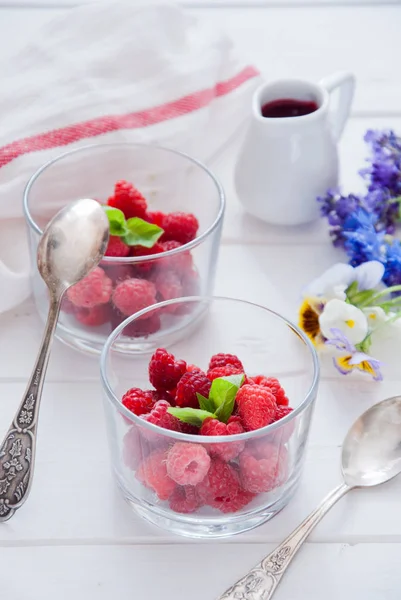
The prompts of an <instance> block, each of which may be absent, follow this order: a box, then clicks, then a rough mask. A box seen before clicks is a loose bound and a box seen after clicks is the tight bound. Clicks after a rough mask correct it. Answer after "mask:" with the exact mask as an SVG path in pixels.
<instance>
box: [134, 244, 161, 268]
mask: <svg viewBox="0 0 401 600" xmlns="http://www.w3.org/2000/svg"><path fill="white" fill-rule="evenodd" d="M161 252H164V250H163V246H162V245H161V244H159V243H157V242H156V244H155V245H154V246H152V248H145V246H131V248H130V256H137V257H140V256H153V255H154V254H160V253H161ZM157 264H158V262H157V261H154V260H150V261H145V262H138V263H135V269H136V272H137V274H138V275H144V276H145V275H147V274H148V273H150V272H151V271H153V269H154V268H155V267H156V266H157Z"/></svg>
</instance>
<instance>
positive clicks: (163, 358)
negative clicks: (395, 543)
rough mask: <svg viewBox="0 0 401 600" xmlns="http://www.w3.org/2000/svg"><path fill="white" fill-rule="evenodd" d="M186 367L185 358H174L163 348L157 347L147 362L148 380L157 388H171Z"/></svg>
mask: <svg viewBox="0 0 401 600" xmlns="http://www.w3.org/2000/svg"><path fill="white" fill-rule="evenodd" d="M186 369H187V363H186V362H185V360H176V359H175V357H174V356H173V354H169V353H168V352H167V350H164V348H158V350H156V352H155V353H154V354H153V356H152V358H151V359H150V363H149V381H150V383H151V384H152V385H153V386H154V387H155V388H156V389H157V390H172V389H173V388H175V387H176V386H177V383H178V382H179V380H180V379H181V377H182V376H183V375H184V373H185V372H186Z"/></svg>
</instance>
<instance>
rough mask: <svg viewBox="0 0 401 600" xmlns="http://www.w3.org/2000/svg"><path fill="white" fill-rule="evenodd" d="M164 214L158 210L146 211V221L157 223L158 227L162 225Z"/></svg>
mask: <svg viewBox="0 0 401 600" xmlns="http://www.w3.org/2000/svg"><path fill="white" fill-rule="evenodd" d="M165 216H166V215H165V214H164V213H163V212H161V211H160V210H152V211H149V212H148V217H147V219H146V220H147V221H149V223H153V224H154V225H158V227H162V226H163V219H164V217H165Z"/></svg>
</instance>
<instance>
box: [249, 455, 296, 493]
mask: <svg viewBox="0 0 401 600" xmlns="http://www.w3.org/2000/svg"><path fill="white" fill-rule="evenodd" d="M239 466H240V478H241V483H242V487H243V488H244V489H246V490H247V491H248V492H252V493H253V494H259V493H262V492H270V491H271V490H273V489H274V488H276V487H279V486H280V485H283V483H284V482H285V481H286V478H287V452H286V450H285V447H284V446H282V447H281V448H280V447H277V446H275V445H273V444H265V445H264V446H263V450H262V451H261V449H260V447H259V451H258V449H257V448H252V449H248V448H246V449H245V450H244V451H243V452H242V454H241V455H240V457H239Z"/></svg>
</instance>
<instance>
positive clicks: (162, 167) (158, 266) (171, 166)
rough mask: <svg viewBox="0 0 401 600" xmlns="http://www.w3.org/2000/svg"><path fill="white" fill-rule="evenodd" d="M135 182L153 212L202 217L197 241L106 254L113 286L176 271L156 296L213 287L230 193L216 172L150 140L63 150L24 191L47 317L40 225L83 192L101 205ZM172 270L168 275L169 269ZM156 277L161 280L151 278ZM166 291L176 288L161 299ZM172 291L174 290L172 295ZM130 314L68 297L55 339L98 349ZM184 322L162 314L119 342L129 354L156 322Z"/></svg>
mask: <svg viewBox="0 0 401 600" xmlns="http://www.w3.org/2000/svg"><path fill="white" fill-rule="evenodd" d="M122 179H124V180H126V181H128V182H130V183H133V184H134V185H135V186H136V187H137V188H138V189H139V191H140V192H141V193H142V194H143V195H144V196H145V198H146V199H147V201H148V207H149V210H150V211H159V210H160V211H163V212H165V213H169V212H178V211H182V212H189V213H193V214H195V216H196V217H197V219H198V221H199V231H198V235H197V237H196V239H194V240H193V241H191V242H190V243H188V244H185V245H183V246H181V247H179V248H176V249H173V250H170V251H168V252H163V253H160V254H154V255H148V256H140V257H138V256H136V257H126V258H116V257H105V258H104V259H103V260H102V262H101V263H100V267H101V268H102V269H103V270H104V271H105V274H106V276H107V277H109V278H110V279H111V282H112V285H113V289H114V287H115V285H117V283H118V282H119V281H121V280H123V279H125V278H127V277H139V278H144V279H151V278H157V281H158V282H159V283H160V282H163V281H164V277H165V276H167V275H169V274H170V273H171V272H172V273H173V275H174V277H175V279H174V281H175V282H176V283H177V277H178V285H175V286H172V287H171V286H170V287H169V286H164V288H162V285H163V283H161V284H160V285H159V284H156V283H155V285H156V287H157V290H158V295H157V300H169V299H171V298H172V297H174V296H176V297H180V296H194V295H202V296H209V295H210V294H211V293H212V289H213V283H214V275H215V267H216V263H217V255H218V250H219V243H220V237H221V229H222V224H223V215H224V206H225V198H224V192H223V190H222V188H221V186H220V184H219V182H218V181H217V180H216V178H215V176H214V175H213V174H212V173H211V172H210V171H209V169H207V168H206V167H205V166H204V165H202V164H201V163H200V162H198V161H197V160H194V159H193V158H190V157H189V156H187V155H185V154H182V153H180V152H177V151H174V150H169V149H166V148H161V147H158V146H150V145H145V144H132V143H118V144H97V145H91V146H85V147H83V148H79V149H77V150H73V151H70V152H67V153H65V154H62V155H61V156H59V157H57V158H56V159H54V160H52V161H50V162H48V163H47V164H45V165H44V166H43V167H41V168H40V169H39V170H38V171H37V172H36V173H35V174H34V175H33V176H32V178H31V179H30V181H29V183H28V184H27V187H26V189H25V193H24V213H25V218H26V221H27V224H28V229H29V239H30V252H31V258H32V265H33V270H32V286H33V293H34V298H35V302H36V306H37V309H38V311H39V314H40V316H41V317H42V319H43V320H45V318H46V315H47V307H48V294H47V289H46V287H45V285H44V283H43V281H42V279H41V277H40V275H39V273H38V270H37V268H36V259H35V257H36V251H37V246H38V242H39V239H40V236H41V234H42V229H43V228H44V227H45V225H46V224H47V223H48V221H49V220H50V219H51V218H52V217H53V216H54V214H55V213H56V212H57V211H58V210H60V209H61V208H63V207H64V206H65V205H66V204H68V203H69V202H71V201H73V200H77V199H78V198H94V199H96V200H99V201H100V202H102V203H106V202H107V198H108V197H109V196H111V195H112V193H113V190H114V184H115V183H116V182H117V181H119V180H122ZM166 274H167V275H166ZM153 280H154V281H156V279H153ZM160 289H164V290H167V293H169V294H171V295H170V297H168V298H163V296H162V294H161V292H160ZM172 294H174V296H172ZM125 318H126V316H123V315H121V313H119V311H117V310H116V309H115V307H114V306H113V304H112V301H111V300H110V301H109V302H107V303H106V304H101V305H99V306H98V307H95V308H94V309H85V308H84V309H79V310H78V309H76V307H74V306H73V305H72V304H71V303H70V302H69V301H68V299H67V298H66V299H65V300H64V302H63V305H62V310H61V313H60V320H59V324H58V327H57V337H58V338H59V339H60V340H61V341H63V342H65V343H67V344H68V345H70V346H73V347H75V348H78V349H80V350H85V351H89V352H92V353H100V351H101V349H102V348H103V346H104V343H105V341H106V339H107V336H108V335H109V334H110V332H111V331H112V330H113V329H114V328H115V327H116V326H117V325H119V324H120V323H121V322H122V321H123V320H124V319H125ZM172 326H173V327H180V326H181V319H180V318H178V315H175V318H174V319H173V321H172V320H171V319H170V318H168V315H167V316H166V315H163V318H162V320H161V322H159V321H158V320H157V319H156V318H154V319H150V320H148V321H145V320H142V322H141V323H140V324H139V327H138V331H136V332H135V331H134V329H135V327H133V328H131V331H130V336H129V338H128V339H125V338H124V339H123V338H122V337H120V341H119V342H118V343H117V344H116V346H117V347H120V350H121V351H122V352H130V348H131V344H130V338H131V337H132V336H137V335H139V336H140V337H143V336H144V335H145V334H146V333H149V332H152V331H154V330H155V329H158V328H160V327H161V328H165V327H167V328H171V327H172Z"/></svg>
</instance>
